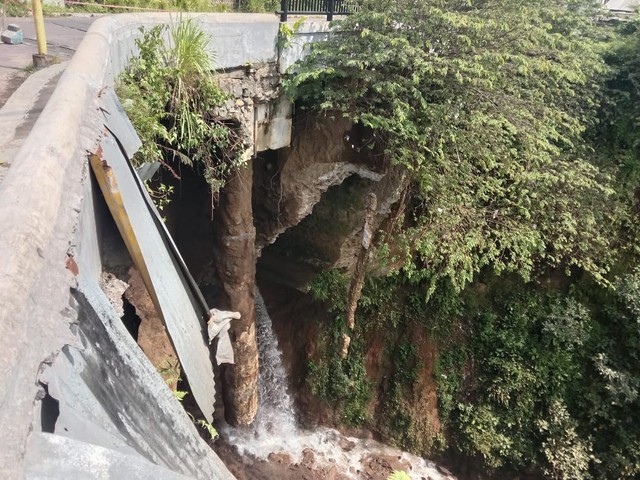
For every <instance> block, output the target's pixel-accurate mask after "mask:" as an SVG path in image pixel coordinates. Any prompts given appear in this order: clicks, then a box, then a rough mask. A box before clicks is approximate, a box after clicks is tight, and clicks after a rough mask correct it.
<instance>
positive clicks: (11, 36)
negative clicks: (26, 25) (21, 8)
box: [0, 23, 24, 45]
mask: <svg viewBox="0 0 640 480" xmlns="http://www.w3.org/2000/svg"><path fill="white" fill-rule="evenodd" d="M0 40H2V42H3V43H8V44H9V45H19V44H21V43H22V42H23V40H24V35H23V33H22V29H21V28H20V27H19V26H18V25H16V24H15V23H10V24H9V25H7V29H6V30H4V31H3V32H2V34H1V35H0Z"/></svg>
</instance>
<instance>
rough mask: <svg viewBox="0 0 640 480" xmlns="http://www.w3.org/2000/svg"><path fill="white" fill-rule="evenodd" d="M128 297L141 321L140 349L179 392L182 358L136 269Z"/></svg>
mask: <svg viewBox="0 0 640 480" xmlns="http://www.w3.org/2000/svg"><path fill="white" fill-rule="evenodd" d="M124 296H125V298H126V299H127V301H128V302H129V303H130V304H131V305H133V306H134V307H135V309H136V315H138V317H139V318H140V326H139V327H138V338H137V342H138V345H140V348H141V349H142V351H143V352H144V353H145V355H146V356H147V358H148V359H149V361H150V362H151V364H152V365H153V366H154V367H155V368H156V370H158V372H159V373H160V375H161V376H162V378H164V380H165V381H166V382H167V384H168V385H169V388H171V390H174V391H175V390H176V389H177V387H178V380H179V379H180V363H179V361H178V355H177V353H176V351H175V349H174V348H173V344H172V343H171V339H170V338H169V334H168V333H167V330H166V328H165V326H164V322H163V321H162V317H161V316H160V314H159V313H158V311H157V310H156V307H155V305H154V303H153V300H151V296H150V295H149V293H148V292H147V287H145V286H144V282H143V281H142V277H141V276H140V274H139V273H138V271H137V270H136V269H135V268H134V267H131V269H130V270H129V288H127V290H126V291H125V293H124Z"/></svg>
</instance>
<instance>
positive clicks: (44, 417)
mask: <svg viewBox="0 0 640 480" xmlns="http://www.w3.org/2000/svg"><path fill="white" fill-rule="evenodd" d="M43 388H44V391H45V396H44V398H43V399H42V400H41V402H40V403H41V405H40V428H41V429H42V431H43V432H46V433H54V431H55V429H56V422H57V421H58V417H59V416H60V404H59V402H58V400H56V399H55V398H53V397H52V396H51V395H49V388H48V387H47V386H46V385H43Z"/></svg>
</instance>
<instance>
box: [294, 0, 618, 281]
mask: <svg viewBox="0 0 640 480" xmlns="http://www.w3.org/2000/svg"><path fill="white" fill-rule="evenodd" d="M364 5H365V8H364V9H363V12H362V13H359V14H357V15H353V16H351V17H349V18H348V19H346V20H344V21H341V22H339V23H337V24H336V26H335V30H334V33H333V34H332V35H331V37H330V38H329V40H328V41H327V42H322V43H319V44H316V45H315V46H314V48H313V51H312V53H311V55H310V56H309V57H308V58H307V59H306V61H305V62H304V63H303V64H302V65H300V66H299V67H298V71H297V72H298V73H297V74H296V75H293V76H292V77H291V79H290V81H289V83H288V88H289V92H290V93H291V94H292V95H293V96H295V97H296V98H297V99H299V100H300V101H301V102H302V104H304V105H307V106H309V107H311V108H314V109H316V110H320V111H322V112H324V113H325V114H332V115H344V116H346V117H348V118H350V119H351V120H353V121H354V122H356V123H359V124H361V125H363V126H365V127H367V128H368V129H370V131H371V136H370V139H369V143H368V144H367V145H366V147H370V148H372V152H374V153H382V154H384V155H385V157H386V158H387V159H388V161H389V162H392V163H396V164H401V165H404V166H405V167H406V171H407V174H408V175H409V176H410V177H411V179H412V180H413V186H414V190H413V195H412V197H411V210H410V214H409V218H408V219H407V222H406V225H405V230H404V233H405V235H404V236H405V240H406V253H407V256H406V266H405V274H406V275H407V276H409V277H411V278H414V279H416V280H422V279H427V280H429V281H430V283H431V285H432V288H431V291H433V289H435V287H436V285H437V283H438V281H439V280H440V279H443V278H448V279H449V280H450V281H451V282H452V283H453V285H454V286H456V287H457V288H459V289H460V288H462V287H464V285H465V284H467V283H468V282H469V281H471V280H472V279H473V277H474V275H475V274H476V273H477V272H479V271H480V270H481V269H482V268H483V267H484V266H486V265H489V266H491V267H492V268H493V269H494V270H495V271H496V272H503V271H516V272H518V273H519V274H521V275H522V276H523V277H524V278H526V279H528V278H531V276H532V275H534V274H535V273H536V272H537V271H539V267H540V266H541V265H544V266H563V267H565V268H567V270H568V271H569V270H570V269H572V268H574V267H576V268H578V269H581V270H586V271H588V272H589V273H591V274H592V275H593V276H594V277H595V278H596V279H598V281H600V282H604V283H606V274H607V272H608V271H609V269H610V267H611V265H612V262H613V261H614V259H615V255H616V251H617V248H618V243H617V237H616V236H615V235H611V232H613V231H617V230H618V229H619V227H620V224H621V222H623V221H624V219H625V217H626V211H625V210H624V209H623V208H622V206H621V204H620V202H618V199H617V197H616V195H615V189H614V184H613V182H612V178H611V175H610V172H609V171H607V170H605V169H599V168H597V167H596V166H595V165H594V164H593V162H590V161H589V160H590V159H589V158H588V154H589V150H588V149H587V148H586V146H585V145H584V142H583V140H582V135H583V133H584V131H585V129H586V128H587V127H589V126H590V125H591V124H592V123H593V118H595V113H596V109H597V100H598V98H599V84H600V83H601V82H602V81H603V75H604V74H605V72H606V70H607V69H606V65H605V63H604V61H603V59H602V56H601V55H600V54H599V50H598V45H597V44H596V42H595V40H594V39H593V38H592V37H593V36H594V27H593V25H592V24H591V21H590V17H589V16H588V15H587V14H586V13H587V12H586V10H585V9H586V8H587V6H586V5H584V4H581V3H580V2H560V1H557V2H556V1H546V0H535V1H526V2H525V1H512V0H489V1H481V2H480V1H472V0H456V1H445V0H428V1H420V2H417V1H414V0H400V1H397V2H377V1H371V2H368V1H367V2H365V4H364ZM362 148H365V146H364V145H363V146H362Z"/></svg>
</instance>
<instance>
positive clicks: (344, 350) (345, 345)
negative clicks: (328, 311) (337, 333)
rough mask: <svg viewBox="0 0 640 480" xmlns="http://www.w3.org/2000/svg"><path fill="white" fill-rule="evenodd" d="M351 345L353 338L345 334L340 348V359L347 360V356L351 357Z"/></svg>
mask: <svg viewBox="0 0 640 480" xmlns="http://www.w3.org/2000/svg"><path fill="white" fill-rule="evenodd" d="M349 345H351V337H350V336H349V335H346V334H343V335H342V345H341V346H340V358H343V359H344V358H347V355H349Z"/></svg>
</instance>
